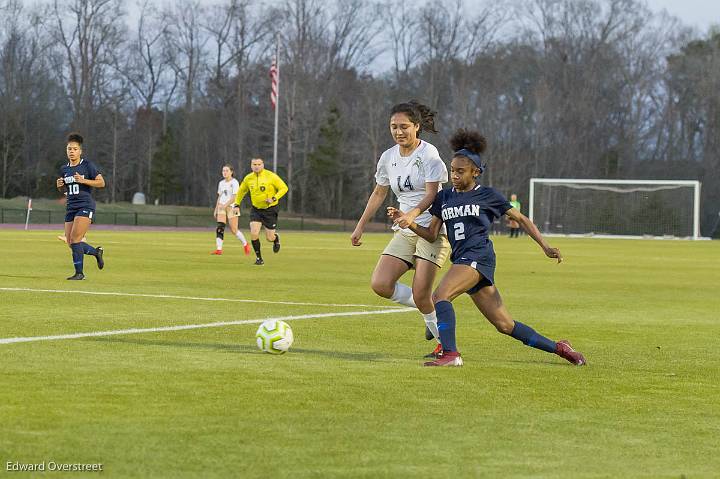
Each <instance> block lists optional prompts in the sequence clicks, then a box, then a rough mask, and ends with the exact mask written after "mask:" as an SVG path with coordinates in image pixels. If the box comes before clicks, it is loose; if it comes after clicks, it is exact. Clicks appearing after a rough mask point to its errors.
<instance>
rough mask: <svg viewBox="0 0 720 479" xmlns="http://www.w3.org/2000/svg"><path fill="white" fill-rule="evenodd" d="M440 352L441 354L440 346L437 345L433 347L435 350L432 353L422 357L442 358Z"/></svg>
mask: <svg viewBox="0 0 720 479" xmlns="http://www.w3.org/2000/svg"><path fill="white" fill-rule="evenodd" d="M442 352H443V349H442V344H440V343H438V344H437V346H435V349H433V351H432V353H430V354H426V355H425V356H423V357H424V358H439V357H440V356H442Z"/></svg>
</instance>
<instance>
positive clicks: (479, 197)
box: [388, 129, 586, 366]
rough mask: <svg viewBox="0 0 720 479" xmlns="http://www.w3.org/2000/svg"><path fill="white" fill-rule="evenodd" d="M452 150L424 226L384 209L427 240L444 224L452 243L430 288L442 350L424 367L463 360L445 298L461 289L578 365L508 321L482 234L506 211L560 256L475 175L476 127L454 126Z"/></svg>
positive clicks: (501, 326)
mask: <svg viewBox="0 0 720 479" xmlns="http://www.w3.org/2000/svg"><path fill="white" fill-rule="evenodd" d="M450 145H451V147H452V149H453V151H454V152H455V153H454V155H453V159H452V163H451V173H450V179H451V181H452V185H453V187H452V189H444V190H442V191H440V192H439V193H438V195H437V197H436V198H435V201H434V203H433V205H432V207H431V208H430V213H431V214H432V215H433V219H432V221H431V222H430V225H429V226H428V227H422V226H418V225H417V224H416V223H415V222H412V223H411V224H406V223H407V221H404V219H403V217H402V213H401V212H400V211H398V210H397V209H395V208H392V207H389V208H388V216H390V217H391V218H392V219H393V220H394V221H397V222H398V225H399V226H400V227H403V228H410V229H411V230H412V231H414V232H415V233H417V235H418V236H420V237H422V238H425V239H426V240H427V241H430V242H432V241H434V240H435V238H436V237H437V235H438V233H439V231H440V228H441V226H442V225H443V224H444V225H445V226H446V227H447V234H448V239H449V240H450V246H451V248H452V254H451V256H450V260H451V261H452V266H451V267H450V270H449V271H448V272H447V274H446V275H445V276H444V277H443V279H442V280H441V281H440V284H439V285H438V287H437V288H436V289H435V291H434V293H433V301H434V303H435V310H436V311H437V318H438V329H439V331H440V342H441V344H442V348H443V351H442V353H440V354H439V355H438V357H437V359H435V360H434V361H429V362H426V363H425V366H462V365H463V360H462V357H461V356H460V353H459V352H458V350H457V346H456V342H455V311H454V310H453V306H452V303H451V301H453V300H454V299H455V298H457V297H458V296H459V295H460V294H462V293H467V294H469V295H470V298H472V300H473V302H474V303H475V305H476V306H477V308H478V310H480V312H481V313H482V314H483V315H484V316H485V317H486V318H487V319H488V321H490V323H492V325H493V326H495V328H496V329H497V330H498V331H499V332H501V333H503V334H507V335H510V336H512V337H513V338H515V339H517V340H519V341H522V342H523V343H524V344H526V345H528V346H531V347H533V348H537V349H541V350H543V351H547V352H549V353H555V354H557V355H558V356H560V357H562V358H564V359H566V360H567V361H569V362H571V363H573V364H575V365H578V366H581V365H584V364H586V361H585V357H584V356H583V355H582V354H581V353H579V352H577V351H575V350H574V349H573V348H572V346H570V343H569V342H568V341H566V340H561V341H558V342H555V341H552V340H550V339H548V338H546V337H545V336H542V335H540V334H538V333H537V332H536V331H535V330H534V329H532V328H531V327H529V326H527V325H525V324H523V323H521V322H519V321H514V320H513V319H512V317H511V316H510V313H509V312H508V311H507V309H506V308H505V305H504V304H503V302H502V298H501V297H500V293H499V292H498V290H497V288H496V287H495V280H494V276H495V251H494V250H493V244H492V241H490V238H489V237H488V234H489V231H490V226H491V225H492V223H493V220H494V219H496V218H500V217H501V216H502V215H507V216H508V217H509V218H510V219H512V220H514V221H517V222H518V223H519V224H520V226H521V227H522V228H523V229H524V230H525V232H526V233H527V234H528V235H529V236H530V237H531V238H532V239H534V240H535V241H536V242H537V243H538V244H539V245H540V247H541V248H542V250H543V252H544V253H545V255H546V256H547V257H549V258H555V259H557V261H558V263H560V262H561V261H562V256H561V255H560V250H558V249H557V248H553V247H551V246H550V245H549V244H548V243H547V242H546V241H545V239H544V238H543V236H542V234H540V231H539V230H538V229H537V227H536V226H535V225H534V224H533V223H532V222H531V221H530V220H529V219H528V218H527V217H526V216H525V215H523V214H522V213H520V211H518V210H517V209H515V208H513V207H512V205H510V203H509V202H508V201H507V200H506V199H505V198H504V197H503V195H502V194H500V193H499V192H498V191H497V190H495V189H493V188H490V187H487V186H482V185H480V184H479V183H478V181H477V180H478V178H479V177H480V175H481V174H482V172H483V170H484V169H485V165H483V163H482V157H481V155H482V153H483V152H484V151H485V148H486V145H487V142H486V140H485V138H484V137H483V136H482V135H481V134H480V133H478V132H476V131H467V130H462V129H461V130H458V131H457V132H456V133H455V134H454V135H453V136H452V138H451V139H450Z"/></svg>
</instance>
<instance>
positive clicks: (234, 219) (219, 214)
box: [210, 165, 250, 256]
mask: <svg viewBox="0 0 720 479" xmlns="http://www.w3.org/2000/svg"><path fill="white" fill-rule="evenodd" d="M234 174H235V170H234V169H233V167H232V166H230V165H225V166H223V168H222V176H223V179H222V180H220V183H218V189H217V195H218V197H217V202H216V203H215V213H214V215H215V221H217V229H216V230H215V251H213V252H212V253H210V254H222V251H223V240H224V239H225V225H226V224H227V225H229V226H230V231H231V232H232V234H234V235H235V237H237V239H239V240H240V241H241V242H242V244H243V249H244V250H245V256H247V255H249V254H250V245H249V244H248V242H247V240H246V239H245V235H243V234H242V231H240V230H239V229H238V216H240V210H238V209H236V210H234V211H233V207H232V205H233V202H234V201H235V195H236V194H237V192H238V190H239V189H240V183H238V180H236V179H235V178H234V177H233V175H234Z"/></svg>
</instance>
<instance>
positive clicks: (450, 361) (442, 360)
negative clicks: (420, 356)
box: [423, 351, 463, 367]
mask: <svg viewBox="0 0 720 479" xmlns="http://www.w3.org/2000/svg"><path fill="white" fill-rule="evenodd" d="M462 365H463V360H462V357H461V356H460V353H458V352H457V351H447V352H443V353H442V354H440V356H438V358H437V359H436V360H435V361H428V362H427V363H425V364H423V366H448V367H460V366H462Z"/></svg>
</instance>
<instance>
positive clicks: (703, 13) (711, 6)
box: [646, 0, 720, 33]
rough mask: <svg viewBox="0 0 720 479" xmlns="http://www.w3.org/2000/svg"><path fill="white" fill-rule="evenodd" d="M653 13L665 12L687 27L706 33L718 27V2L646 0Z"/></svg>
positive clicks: (719, 8)
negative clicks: (709, 29)
mask: <svg viewBox="0 0 720 479" xmlns="http://www.w3.org/2000/svg"><path fill="white" fill-rule="evenodd" d="M646 2H647V4H648V6H649V7H650V8H651V9H652V10H655V11H660V10H663V9H665V10H667V11H668V13H670V14H671V15H673V16H676V17H678V18H679V19H680V20H682V22H683V23H685V24H686V25H688V26H692V27H695V28H697V29H699V30H700V31H701V32H703V33H704V32H706V31H707V30H708V28H709V27H710V26H712V25H720V0H646Z"/></svg>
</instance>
